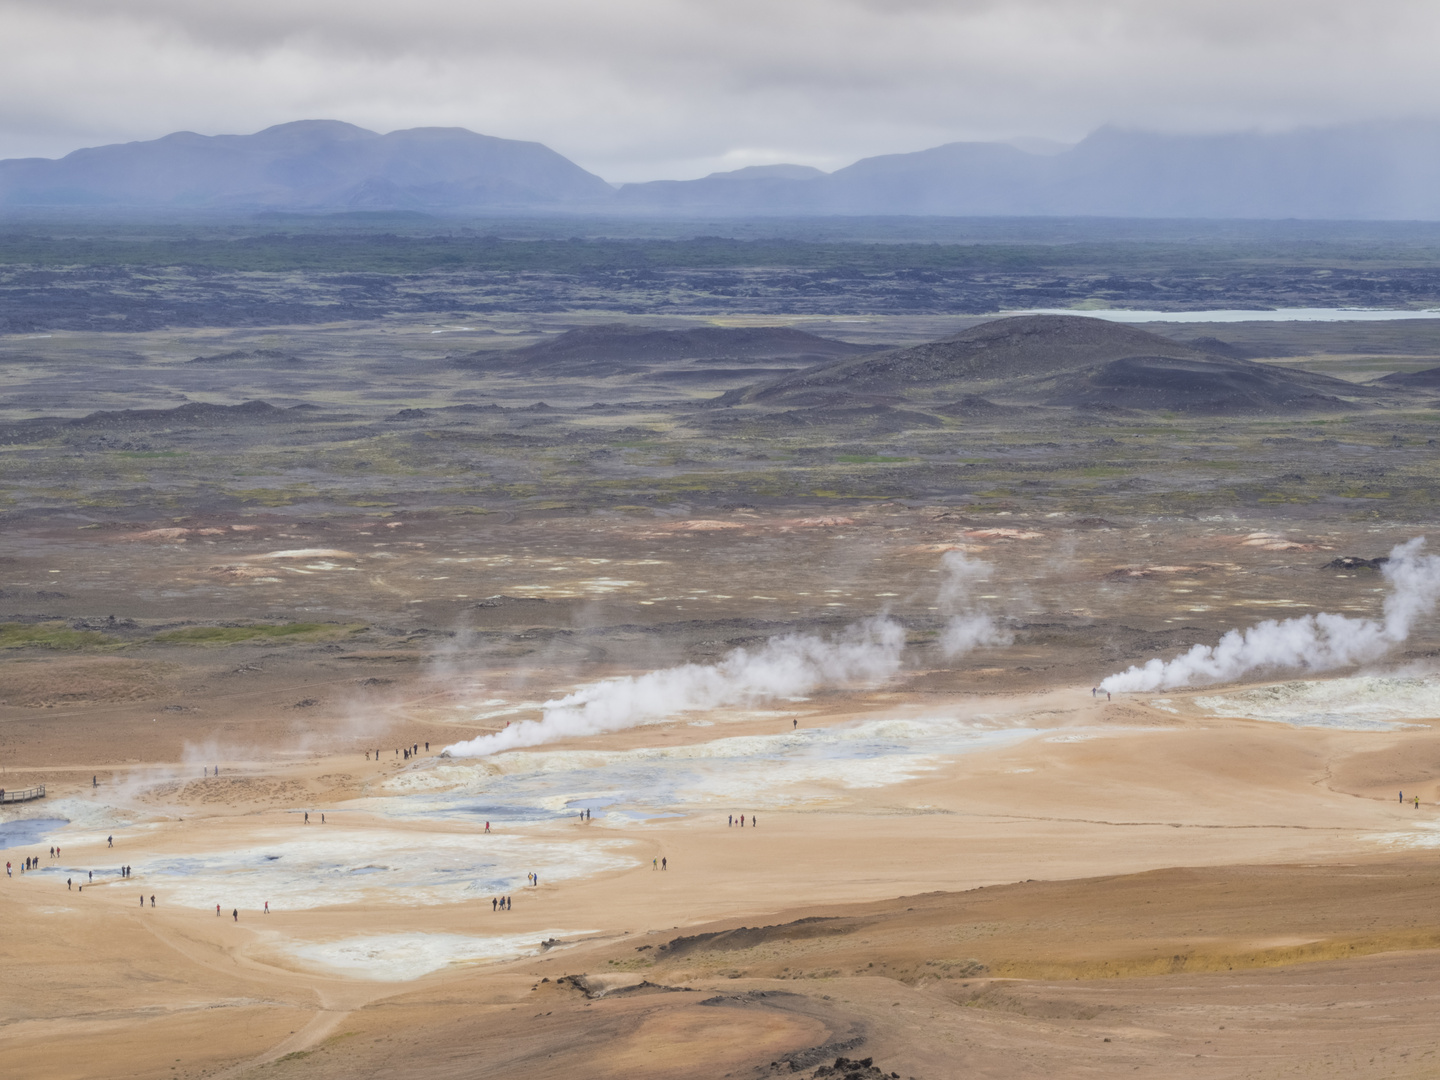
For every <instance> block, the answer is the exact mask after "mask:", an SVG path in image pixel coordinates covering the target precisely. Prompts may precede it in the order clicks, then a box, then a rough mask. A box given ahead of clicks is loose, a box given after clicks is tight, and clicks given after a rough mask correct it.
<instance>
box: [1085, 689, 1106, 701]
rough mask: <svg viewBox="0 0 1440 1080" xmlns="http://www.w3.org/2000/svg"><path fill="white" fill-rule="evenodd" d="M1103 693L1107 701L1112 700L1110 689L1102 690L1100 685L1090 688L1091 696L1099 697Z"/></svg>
mask: <svg viewBox="0 0 1440 1080" xmlns="http://www.w3.org/2000/svg"><path fill="white" fill-rule="evenodd" d="M1101 694H1104V695H1105V700H1106V701H1109V700H1110V691H1109V690H1101V689H1100V688H1099V687H1098V686H1092V687H1091V688H1090V696H1091V697H1099V696H1100V695H1101Z"/></svg>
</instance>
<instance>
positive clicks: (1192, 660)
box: [1100, 536, 1440, 692]
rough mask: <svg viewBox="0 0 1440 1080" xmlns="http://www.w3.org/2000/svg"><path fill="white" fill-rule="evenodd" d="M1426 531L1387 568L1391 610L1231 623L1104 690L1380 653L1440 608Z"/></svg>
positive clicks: (1437, 564)
mask: <svg viewBox="0 0 1440 1080" xmlns="http://www.w3.org/2000/svg"><path fill="white" fill-rule="evenodd" d="M1424 546H1425V538H1424V537H1419V536H1417V537H1416V538H1415V539H1413V540H1410V541H1408V542H1407V543H1404V544H1397V545H1396V546H1395V548H1394V549H1393V550H1392V551H1391V552H1390V561H1389V562H1387V563H1386V564H1385V565H1384V567H1383V569H1382V571H1381V572H1382V573H1383V574H1384V575H1385V578H1386V580H1388V581H1389V582H1390V589H1391V591H1390V595H1389V596H1387V597H1386V598H1385V608H1384V616H1383V618H1381V619H1379V620H1375V619H1352V618H1348V617H1347V616H1344V615H1331V614H1327V613H1322V614H1319V615H1305V616H1303V617H1301V618H1296V619H1286V620H1284V621H1283V622H1277V621H1276V620H1274V619H1267V620H1266V621H1264V622H1261V623H1256V624H1255V625H1254V626H1251V627H1247V628H1246V629H1244V630H1231V631H1229V632H1228V633H1227V634H1226V635H1225V636H1224V637H1222V638H1221V639H1220V640H1219V642H1217V643H1216V644H1215V645H1213V646H1210V645H1196V646H1195V647H1194V648H1193V649H1191V650H1190V651H1189V652H1187V653H1185V654H1184V655H1182V656H1177V657H1176V658H1175V659H1174V660H1171V661H1169V662H1168V663H1167V662H1166V661H1164V660H1161V659H1160V658H1159V657H1156V658H1155V659H1153V660H1151V661H1149V662H1148V663H1147V664H1145V665H1144V666H1143V667H1141V666H1136V667H1132V668H1130V670H1128V671H1124V672H1121V673H1119V674H1117V675H1111V676H1110V677H1109V678H1107V679H1105V680H1104V681H1103V682H1102V683H1101V684H1100V688H1101V689H1102V690H1112V691H1116V692H1119V691H1125V690H1129V691H1137V690H1138V691H1147V690H1164V689H1168V688H1170V687H1177V686H1193V685H1195V684H1197V683H1212V682H1227V681H1229V680H1231V679H1238V678H1239V677H1240V676H1242V675H1244V674H1246V673H1247V672H1251V671H1256V670H1260V669H1265V668H1269V669H1299V670H1302V671H1328V670H1330V669H1332V668H1340V667H1348V666H1349V665H1351V664H1362V663H1365V662H1367V661H1370V660H1376V659H1379V658H1380V657H1381V656H1383V655H1384V654H1385V653H1386V652H1388V651H1389V650H1390V649H1391V648H1392V647H1393V646H1395V645H1398V644H1399V643H1400V642H1402V641H1404V640H1405V639H1406V638H1407V637H1409V636H1410V630H1411V628H1412V627H1413V626H1414V625H1415V621H1416V620H1417V619H1419V618H1421V617H1422V616H1425V615H1428V614H1430V612H1432V611H1434V610H1435V604H1436V601H1437V600H1440V556H1435V555H1422V554H1421V549H1422V548H1423V547H1424Z"/></svg>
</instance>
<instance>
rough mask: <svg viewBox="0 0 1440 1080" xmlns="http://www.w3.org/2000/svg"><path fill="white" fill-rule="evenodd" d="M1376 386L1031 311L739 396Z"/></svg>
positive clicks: (783, 398)
mask: <svg viewBox="0 0 1440 1080" xmlns="http://www.w3.org/2000/svg"><path fill="white" fill-rule="evenodd" d="M1374 394H1375V392H1374V391H1370V390H1366V389H1364V388H1361V387H1356V386H1354V385H1353V384H1351V383H1347V382H1343V381H1341V380H1339V379H1332V378H1330V377H1329V376H1325V375H1314V374H1311V373H1309V372H1302V371H1295V370H1292V369H1287V368H1279V367H1275V366H1272V365H1266V364H1259V363H1255V362H1253V361H1250V360H1240V359H1235V358H1232V357H1223V356H1215V355H1213V354H1208V353H1205V352H1202V351H1201V350H1199V349H1197V348H1194V347H1193V346H1190V345H1185V344H1182V343H1180V342H1176V341H1171V340H1169V339H1167V338H1163V337H1160V336H1159V335H1158V334H1152V333H1149V332H1148V331H1145V330H1139V329H1137V328H1135V327H1133V326H1124V325H1121V324H1118V323H1112V322H1106V321H1105V320H1103V319H1096V318H1089V317H1086V316H1078V315H1027V316H1020V317H1016V318H1010V319H997V320H995V321H994V322H989V323H983V324H981V325H980V326H976V327H972V328H971V329H969V330H966V331H965V332H963V333H961V334H957V335H956V336H955V337H952V338H947V339H945V340H943V341H936V342H931V343H930V344H927V345H920V346H916V347H914V348H909V349H895V350H892V351H889V352H885V353H880V354H878V355H871V356H865V357H859V358H856V359H853V360H843V361H839V362H832V363H827V364H819V365H816V366H814V367H811V368H807V369H805V370H804V371H799V372H796V373H794V374H793V375H787V376H784V377H782V378H779V379H775V380H772V381H770V382H766V383H762V384H759V385H757V386H755V387H753V388H752V389H750V390H749V391H747V392H746V393H745V394H743V395H739V396H738V397H739V400H742V401H746V402H750V403H754V404H761V405H771V406H781V405H783V406H791V407H793V406H837V405H844V404H849V405H854V404H860V403H881V404H883V403H889V404H895V403H899V402H902V401H904V402H910V403H912V404H918V403H921V402H925V403H932V406H933V405H939V404H942V403H946V402H951V401H954V400H955V399H957V398H958V399H962V400H964V399H966V398H974V397H976V396H980V397H983V398H985V399H987V400H989V401H995V402H998V403H1003V404H1043V405H1076V406H1089V407H1093V406H1096V405H1108V406H1114V407H1117V408H1132V409H1166V410H1174V411H1182V412H1185V411H1189V412H1231V411H1246V412H1254V411H1262V412H1263V411H1271V410H1275V411H1287V410H1291V411H1293V410H1294V409H1297V408H1346V407H1348V406H1347V404H1346V402H1345V401H1344V400H1343V399H1344V398H1346V397H1371V396H1374ZM732 400H733V399H732Z"/></svg>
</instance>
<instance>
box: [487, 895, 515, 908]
mask: <svg viewBox="0 0 1440 1080" xmlns="http://www.w3.org/2000/svg"><path fill="white" fill-rule="evenodd" d="M490 910H491V911H509V910H510V897H508V896H492V897H491V898H490Z"/></svg>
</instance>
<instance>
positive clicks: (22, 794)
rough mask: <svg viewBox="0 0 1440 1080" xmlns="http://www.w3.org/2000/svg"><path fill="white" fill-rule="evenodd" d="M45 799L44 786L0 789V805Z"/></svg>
mask: <svg viewBox="0 0 1440 1080" xmlns="http://www.w3.org/2000/svg"><path fill="white" fill-rule="evenodd" d="M44 797H45V785H44V784H41V785H40V786H39V787H27V788H15V789H14V790H12V789H10V788H0V803H12V802H29V801H30V800H31V799H43V798H44Z"/></svg>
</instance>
